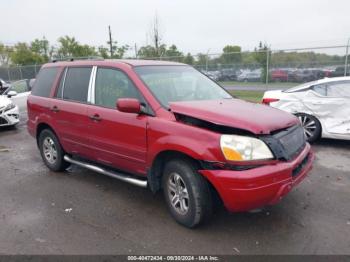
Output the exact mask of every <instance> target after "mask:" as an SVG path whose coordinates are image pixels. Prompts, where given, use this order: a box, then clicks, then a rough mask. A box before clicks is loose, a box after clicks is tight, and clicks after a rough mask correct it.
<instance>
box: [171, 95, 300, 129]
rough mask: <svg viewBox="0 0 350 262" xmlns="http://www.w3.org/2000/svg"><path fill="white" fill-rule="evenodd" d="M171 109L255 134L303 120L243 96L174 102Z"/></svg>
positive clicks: (285, 126)
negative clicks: (247, 99)
mask: <svg viewBox="0 0 350 262" xmlns="http://www.w3.org/2000/svg"><path fill="white" fill-rule="evenodd" d="M170 109H171V111H172V112H174V113H178V114H182V115H186V116H191V117H194V118H198V119H201V120H205V121H208V122H211V123H214V124H217V125H222V126H229V127H233V128H238V129H242V130H246V131H249V132H251V133H254V134H270V133H271V132H273V131H275V130H279V129H283V128H287V127H290V126H293V125H295V124H297V123H298V121H299V120H298V119H297V118H296V117H295V116H293V115H292V114H289V113H286V112H283V111H281V110H279V109H275V108H272V107H270V106H266V105H262V104H255V103H250V102H246V101H243V100H240V99H223V100H205V101H185V102H171V103H170Z"/></svg>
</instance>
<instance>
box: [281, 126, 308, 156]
mask: <svg viewBox="0 0 350 262" xmlns="http://www.w3.org/2000/svg"><path fill="white" fill-rule="evenodd" d="M274 137H275V138H277V139H278V140H279V142H280V143H281V145H282V147H283V149H284V151H285V153H286V155H287V156H288V158H289V159H291V158H293V157H294V156H295V155H297V154H298V153H300V151H301V150H302V149H303V148H304V147H305V144H306V140H305V134H304V130H303V128H302V127H301V126H300V125H297V126H294V127H292V128H288V129H286V130H284V131H281V132H279V133H277V134H275V135H274Z"/></svg>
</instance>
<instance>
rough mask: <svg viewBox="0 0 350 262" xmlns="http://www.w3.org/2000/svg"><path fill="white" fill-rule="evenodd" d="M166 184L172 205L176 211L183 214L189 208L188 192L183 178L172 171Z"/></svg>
mask: <svg viewBox="0 0 350 262" xmlns="http://www.w3.org/2000/svg"><path fill="white" fill-rule="evenodd" d="M167 184H168V194H169V199H170V203H171V205H172V207H173V208H174V209H175V210H176V212H177V213H179V214H181V215H185V214H186V213H187V212H188V209H189V194H188V190H187V187H186V184H185V182H184V180H183V179H182V178H181V176H180V175H179V174H177V173H172V174H170V176H169V179H168V183H167Z"/></svg>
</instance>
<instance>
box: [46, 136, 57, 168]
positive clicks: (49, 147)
mask: <svg viewBox="0 0 350 262" xmlns="http://www.w3.org/2000/svg"><path fill="white" fill-rule="evenodd" d="M43 152H44V156H45V159H46V160H47V162H49V163H50V164H54V163H55V162H56V160H57V148H56V145H55V142H54V141H53V140H52V138H51V137H46V138H45V139H44V142H43Z"/></svg>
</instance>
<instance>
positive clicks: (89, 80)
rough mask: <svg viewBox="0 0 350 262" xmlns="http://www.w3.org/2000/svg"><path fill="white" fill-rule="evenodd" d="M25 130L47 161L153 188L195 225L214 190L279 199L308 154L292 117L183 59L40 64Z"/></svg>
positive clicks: (241, 200) (253, 199) (263, 200)
mask: <svg viewBox="0 0 350 262" xmlns="http://www.w3.org/2000/svg"><path fill="white" fill-rule="evenodd" d="M28 116H29V120H28V130H29V132H30V134H31V135H32V136H34V137H35V138H36V139H37V144H38V147H39V149H40V153H41V155H42V158H43V161H44V163H45V164H46V165H47V167H48V168H49V169H51V170H53V171H63V170H65V169H66V168H67V166H68V165H69V164H71V163H73V164H76V165H79V166H82V167H85V168H88V169H91V170H93V171H96V172H99V173H101V174H105V175H108V176H111V177H115V178H118V179H120V180H123V181H125V182H129V183H132V184H134V185H137V186H141V187H148V188H149V189H150V190H151V191H153V192H157V191H159V190H163V192H164V197H165V200H166V203H167V205H168V207H169V210H170V213H171V215H172V216H173V217H174V218H175V220H176V221H177V222H179V223H180V224H183V225H185V226H187V227H193V226H195V225H197V224H199V223H200V222H202V221H204V220H205V219H207V218H208V217H209V216H210V214H211V213H212V209H213V202H214V201H213V200H214V199H220V200H221V201H222V202H223V203H224V205H225V206H226V208H227V209H228V210H229V211H247V210H251V209H255V208H258V207H262V206H264V205H269V204H274V203H277V202H278V201H279V200H280V199H281V198H282V197H283V196H285V195H286V194H287V193H288V192H289V191H290V190H291V189H292V187H293V186H295V185H297V184H298V183H299V182H300V181H301V180H303V179H304V178H305V176H306V174H307V173H308V172H309V170H310V169H311V166H312V162H313V160H314V154H313V153H312V151H311V150H310V145H309V144H308V143H307V142H306V141H305V137H304V132H303V129H302V127H301V126H300V123H299V122H298V119H297V118H296V117H295V116H293V115H291V114H288V113H285V112H283V111H280V110H278V109H274V108H271V107H268V106H265V105H260V104H253V103H249V102H245V101H242V100H239V99H236V98H233V97H232V96H231V95H230V94H229V93H227V92H226V91H225V90H224V89H222V88H221V87H220V86H219V85H218V84H216V83H215V82H214V81H212V80H210V79H209V78H208V77H206V76H205V75H203V74H202V73H200V72H198V71H197V70H195V69H194V68H192V67H190V66H187V65H185V64H180V63H173V62H164V61H148V60H147V61H142V60H115V61H104V60H91V61H87V60H86V61H71V62H56V63H49V64H46V65H44V66H43V67H42V69H41V70H40V73H39V75H38V77H37V80H36V82H35V85H34V87H33V91H32V93H31V95H30V96H29V98H28Z"/></svg>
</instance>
